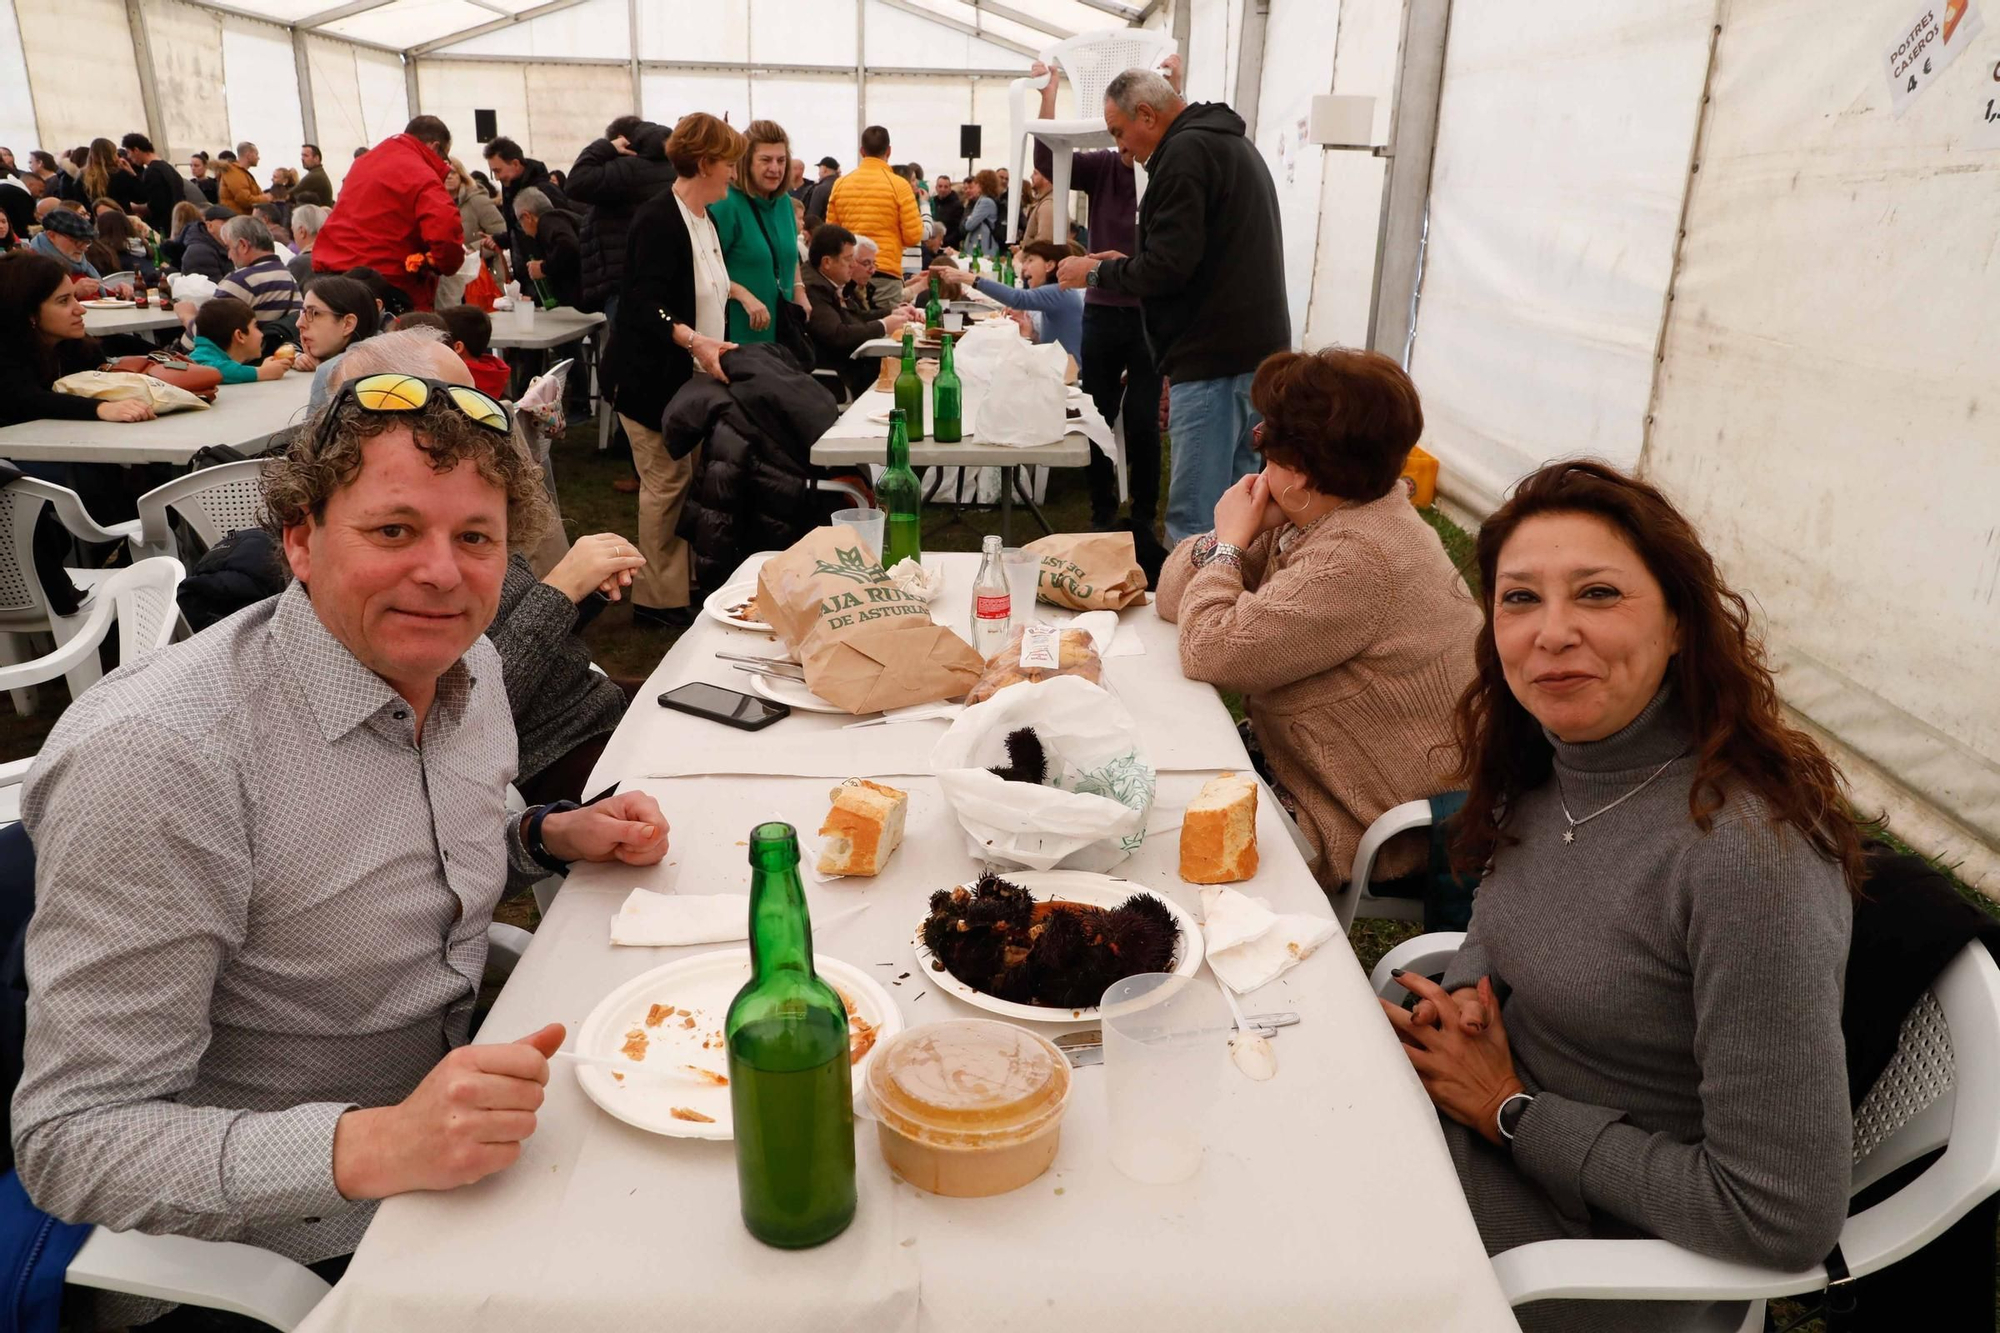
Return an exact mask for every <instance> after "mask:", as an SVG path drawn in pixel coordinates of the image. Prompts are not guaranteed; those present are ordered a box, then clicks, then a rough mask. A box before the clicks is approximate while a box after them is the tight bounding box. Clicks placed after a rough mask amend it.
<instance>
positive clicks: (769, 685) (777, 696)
mask: <svg viewBox="0 0 2000 1333" xmlns="http://www.w3.org/2000/svg"><path fill="white" fill-rule="evenodd" d="M744 674H745V675H748V676H749V677H750V688H751V689H753V690H755V691H756V692H757V693H759V694H761V695H763V696H764V697H765V698H766V699H769V700H771V701H772V702H773V703H781V704H790V705H791V706H792V707H793V708H796V709H798V710H799V711H800V712H802V713H841V714H846V713H847V710H846V709H845V708H842V707H840V706H839V705H838V704H830V703H828V702H827V701H826V700H824V699H822V698H820V697H819V696H818V695H817V694H814V693H813V692H812V691H811V690H809V689H807V688H806V683H805V682H804V681H802V680H780V679H778V678H777V677H776V676H760V675H756V674H754V673H751V672H745V673H744ZM864 716H865V715H864Z"/></svg>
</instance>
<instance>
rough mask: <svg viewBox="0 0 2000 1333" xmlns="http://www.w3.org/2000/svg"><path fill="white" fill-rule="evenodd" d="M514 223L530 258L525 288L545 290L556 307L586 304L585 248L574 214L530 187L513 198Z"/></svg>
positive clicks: (527, 264) (525, 252)
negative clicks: (517, 224)
mask: <svg viewBox="0 0 2000 1333" xmlns="http://www.w3.org/2000/svg"><path fill="white" fill-rule="evenodd" d="M514 220H515V221H516V222H518V223H520V224H521V234H522V235H523V236H525V237H526V238H527V239H526V242H525V243H524V245H523V253H524V254H525V255H526V256H527V263H526V265H525V267H526V269H527V279H526V281H525V283H524V284H523V285H524V286H528V287H530V288H534V287H535V286H536V285H537V284H539V286H540V288H541V289H542V290H545V291H547V292H548V294H549V295H550V296H552V297H554V298H555V302H556V304H557V305H566V306H572V307H576V306H581V305H582V304H583V245H582V242H581V241H580V240H579V239H578V236H577V231H578V226H577V218H576V215H575V214H574V213H570V212H566V211H565V210H563V209H560V208H557V207H556V206H555V205H554V204H553V203H552V202H550V200H549V197H548V195H547V194H545V193H543V192H542V191H541V190H539V189H537V188H535V187H534V186H532V185H531V186H529V187H528V188H527V189H525V190H522V191H521V192H520V193H519V194H517V195H515V196H514Z"/></svg>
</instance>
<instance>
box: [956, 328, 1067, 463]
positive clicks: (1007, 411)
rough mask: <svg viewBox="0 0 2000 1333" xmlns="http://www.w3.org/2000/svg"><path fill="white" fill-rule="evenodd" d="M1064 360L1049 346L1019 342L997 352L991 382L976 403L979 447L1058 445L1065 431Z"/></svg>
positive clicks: (1018, 339) (1015, 341) (1003, 346)
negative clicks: (982, 445)
mask: <svg viewBox="0 0 2000 1333" xmlns="http://www.w3.org/2000/svg"><path fill="white" fill-rule="evenodd" d="M1050 352H1053V353H1054V355H1053V356H1050V355H1048V353H1050ZM1064 355H1065V354H1064V352H1063V350H1062V348H1060V347H1058V346H1056V345H1055V344H1053V343H1052V344H1050V345H1049V346H1048V347H1036V346H1034V345H1032V344H1030V343H1028V342H1026V341H1024V340H1023V339H1020V338H1016V339H1014V341H1013V342H1012V343H1010V344H1004V345H1002V346H1001V347H1000V349H999V351H998V353H997V354H996V355H995V357H994V359H993V371H992V379H991V380H990V381H989V382H988V384H987V386H986V392H985V394H984V395H983V396H982V397H981V398H980V400H979V412H978V422H979V426H978V430H979V439H980V442H981V443H982V444H1005V445H1012V446H1014V447H1016V448H1023V449H1032V448H1034V447H1036V446H1038V445H1044V444H1054V443H1055V442H1056V441H1057V440H1060V439H1062V437H1063V436H1064V435H1065V434H1066V433H1067V432H1068V430H1069V426H1068V423H1067V421H1066V420H1065V418H1064V415H1063V409H1064V407H1065V406H1066V405H1067V398H1068V395H1067V394H1066V393H1065V392H1064V389H1063V359H1064Z"/></svg>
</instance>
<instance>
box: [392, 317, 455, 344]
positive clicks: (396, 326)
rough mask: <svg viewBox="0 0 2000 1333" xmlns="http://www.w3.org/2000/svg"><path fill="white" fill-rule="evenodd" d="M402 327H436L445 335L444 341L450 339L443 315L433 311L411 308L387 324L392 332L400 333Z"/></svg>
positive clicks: (449, 330) (448, 328)
mask: <svg viewBox="0 0 2000 1333" xmlns="http://www.w3.org/2000/svg"><path fill="white" fill-rule="evenodd" d="M404 329H436V330H437V331H438V332H439V333H442V334H444V335H445V341H446V342H450V341H451V326H450V325H449V324H447V323H445V322H444V316H442V315H439V314H437V313H435V312H434V311H430V310H412V311H410V312H409V313H408V314H405V315H398V316H396V318H395V319H394V321H392V322H391V323H390V325H389V330H390V332H392V333H401V332H402V331H403V330H404Z"/></svg>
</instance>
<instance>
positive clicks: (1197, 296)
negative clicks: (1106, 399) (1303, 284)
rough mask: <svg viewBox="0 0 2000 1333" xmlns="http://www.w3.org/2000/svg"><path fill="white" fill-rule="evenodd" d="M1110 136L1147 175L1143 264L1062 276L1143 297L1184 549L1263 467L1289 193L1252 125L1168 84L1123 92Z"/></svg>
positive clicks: (1073, 268) (1085, 265)
mask: <svg viewBox="0 0 2000 1333" xmlns="http://www.w3.org/2000/svg"><path fill="white" fill-rule="evenodd" d="M1104 124H1105V128H1107V129H1109V130H1110V131H1111V136H1112V138H1114V139H1116V140H1117V141H1118V146H1119V147H1120V148H1122V149H1125V150H1127V151H1129V152H1130V153H1131V154H1132V156H1133V157H1135V158H1137V159H1138V160H1139V161H1141V162H1143V163H1145V164H1146V171H1147V184H1146V193H1145V196H1144V198H1142V199H1141V200H1140V201H1139V230H1138V235H1137V237H1136V239H1135V243H1134V245H1133V254H1132V255H1131V256H1130V257H1129V258H1128V257H1127V256H1125V255H1121V254H1116V253H1113V252H1105V253H1101V254H1092V255H1086V256H1080V257H1076V258H1070V259H1065V260H1064V261H1063V262H1062V264H1061V266H1060V267H1059V268H1058V270H1057V277H1058V280H1059V281H1060V282H1061V283H1062V285H1063V286H1065V287H1094V288H1097V289H1098V290H1100V291H1107V292H1112V293H1115V294H1118V295H1123V296H1136V297H1138V298H1139V309H1140V317H1141V319H1142V321H1143V323H1144V325H1145V330H1146V342H1147V345H1148V346H1149V347H1150V348H1151V349H1152V352H1153V360H1154V364H1156V365H1157V366H1158V367H1159V368H1160V371H1161V372H1162V373H1163V374H1165V375H1166V376H1167V377H1168V379H1169V380H1170V381H1171V384H1172V387H1171V388H1170V389H1169V391H1168V412H1169V418H1168V432H1169V434H1170V435H1171V436H1172V438H1173V476H1172V478H1171V480H1170V481H1169V482H1168V488H1167V542H1168V544H1169V545H1171V544H1173V543H1175V542H1178V541H1180V540H1181V539H1183V538H1185V537H1189V536H1192V535H1193V534H1195V533H1198V532H1204V531H1206V530H1207V529H1208V526H1209V520H1210V518H1211V516H1212V515H1213V513H1214V511H1215V504H1216V501H1218V500H1220V499H1221V498H1222V494H1223V492H1224V491H1226V490H1228V489H1229V488H1230V486H1232V485H1234V484H1235V482H1236V480H1237V478H1239V477H1242V476H1244V475H1245V474H1247V473H1250V472H1255V471H1256V470H1257V469H1258V466H1259V464H1258V461H1257V455H1256V452H1255V451H1254V450H1253V449H1252V448H1251V445H1250V431H1251V428H1252V427H1253V426H1254V425H1255V424H1256V421H1257V414H1256V412H1255V411H1254V410H1253V409H1252V408H1251V406H1250V381H1251V380H1252V378H1253V377H1254V376H1255V374H1256V370H1257V366H1258V364H1259V363H1260V362H1262V361H1263V359H1264V358H1265V357H1267V356H1269V355H1270V354H1271V353H1273V352H1277V351H1282V350H1284V349H1285V348H1287V347H1289V346H1291V342H1292V321H1291V315H1290V313H1289V311H1288V309H1287V306H1286V298H1285V263H1284V245H1283V240H1282V237H1281V235H1280V231H1279V224H1278V192H1277V190H1276V188H1275V187H1274V186H1273V185H1272V184H1271V173H1270V171H1269V170H1268V169H1267V168H1266V167H1265V165H1264V159H1263V157H1262V155H1260V154H1259V153H1258V152H1257V149H1256V148H1255V146H1253V145H1252V144H1251V143H1250V141H1249V140H1248V139H1247V138H1245V137H1244V134H1243V119H1242V117H1240V116H1238V115H1237V114H1236V113H1235V112H1234V111H1231V110H1230V109H1229V108H1228V107H1226V106H1224V105H1222V104H1221V103H1220V102H1197V103H1195V104H1193V105H1189V104H1188V103H1187V102H1184V101H1183V100H1182V99H1181V96H1180V94H1179V93H1177V92H1175V91H1174V87H1173V85H1172V84H1171V83H1169V82H1167V80H1166V79H1165V78H1164V77H1163V76H1161V75H1159V74H1157V73H1153V72H1151V71H1146V70H1136V69H1131V70H1126V71H1125V72H1124V73H1123V74H1120V75H1119V76H1118V77H1117V78H1115V79H1113V80H1112V81H1111V86H1110V87H1109V88H1107V89H1106V90H1105V94H1104Z"/></svg>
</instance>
